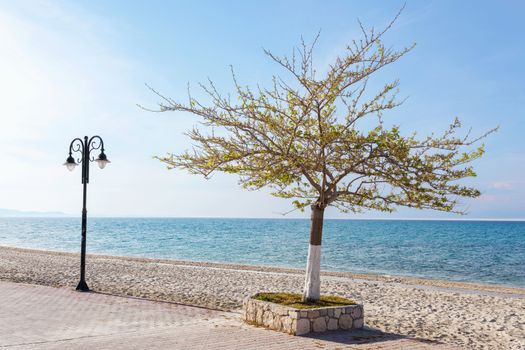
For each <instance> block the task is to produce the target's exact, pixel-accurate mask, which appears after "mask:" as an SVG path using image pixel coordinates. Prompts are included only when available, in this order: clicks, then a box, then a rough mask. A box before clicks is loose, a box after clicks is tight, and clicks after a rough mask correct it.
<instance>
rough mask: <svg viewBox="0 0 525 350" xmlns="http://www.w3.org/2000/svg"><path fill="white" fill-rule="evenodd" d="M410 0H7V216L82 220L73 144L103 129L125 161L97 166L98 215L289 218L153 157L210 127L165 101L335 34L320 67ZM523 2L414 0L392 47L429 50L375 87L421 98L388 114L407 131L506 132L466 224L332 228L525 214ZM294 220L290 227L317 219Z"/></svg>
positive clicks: (494, 142)
mask: <svg viewBox="0 0 525 350" xmlns="http://www.w3.org/2000/svg"><path fill="white" fill-rule="evenodd" d="M404 3H405V2H404V1H366V2H365V1H308V0H302V1H227V2H226V1H225V2H218V1H211V0H210V1H148V2H144V1H103V0H90V1H38V0H32V1H8V0H0V208H9V209H16V210H27V211H53V212H54V211H60V212H65V213H69V214H73V215H77V214H80V212H81V205H82V202H81V201H82V197H81V196H82V189H81V183H80V172H79V171H78V170H79V169H77V170H75V171H74V172H73V173H70V172H68V171H67V170H66V169H65V167H63V166H62V164H63V163H64V161H65V158H66V157H67V155H68V147H69V143H70V141H71V140H72V139H73V138H75V137H82V136H84V135H89V136H91V135H100V136H102V138H103V139H104V142H105V146H106V154H107V156H108V158H109V159H110V160H111V161H112V163H111V164H110V165H108V166H107V167H106V169H104V170H100V169H98V168H97V167H94V166H92V169H91V172H90V184H89V188H88V214H89V215H92V216H161V217H168V216H169V217H283V216H282V213H284V212H287V211H289V210H290V209H291V203H290V202H291V201H290V200H285V199H279V198H274V197H272V196H270V194H269V191H266V190H261V191H255V192H250V191H246V190H243V189H241V188H240V187H239V186H238V185H237V178H236V177H235V175H223V174H217V175H215V176H214V177H212V178H211V179H210V180H205V179H203V178H202V177H198V176H196V175H190V174H188V173H186V172H184V171H181V170H171V171H168V170H167V169H166V167H165V166H164V165H163V164H162V163H160V162H159V161H157V160H155V159H153V156H156V155H160V156H162V155H164V154H166V153H168V152H174V153H177V152H181V151H184V150H185V149H188V148H190V147H191V140H189V138H188V137H186V136H185V135H184V132H185V131H187V130H189V129H191V128H192V126H193V125H195V124H197V123H198V122H199V119H198V118H196V117H194V116H191V115H187V114H182V113H173V112H172V113H151V112H147V111H145V110H143V109H140V108H138V107H137V104H140V105H143V106H146V107H152V108H155V107H156V104H157V102H159V99H158V98H157V96H155V95H154V94H152V93H151V91H150V90H148V88H147V87H146V86H145V84H148V85H150V86H152V87H154V88H155V89H157V90H159V91H161V92H162V93H163V94H165V95H167V96H169V97H171V98H173V99H178V100H184V99H185V98H186V96H187V95H186V89H187V86H188V84H190V86H191V87H194V88H193V89H192V91H194V93H195V96H196V97H199V96H200V95H199V91H198V89H197V85H198V83H199V82H204V81H206V80H207V79H208V78H210V79H212V80H213V81H214V82H215V83H216V85H217V87H218V89H219V90H220V91H221V92H223V93H228V92H233V87H232V81H231V76H230V70H229V69H230V68H229V67H230V65H232V66H233V67H234V69H235V71H236V75H237V77H238V79H239V81H240V82H241V83H242V84H246V85H251V86H253V85H255V84H257V83H260V84H261V85H263V86H264V85H265V84H268V83H269V82H270V81H271V77H272V75H284V76H285V72H283V71H282V70H281V69H280V68H279V67H278V66H276V65H275V64H272V63H271V62H270V60H269V59H268V58H267V57H266V56H265V55H264V52H263V49H269V50H271V51H272V52H274V53H276V54H278V55H285V54H289V53H290V52H291V50H292V48H293V47H294V46H296V45H298V44H299V43H300V39H301V36H302V37H304V38H305V40H307V41H309V40H311V39H313V38H314V36H315V35H316V33H317V32H318V31H321V36H320V39H319V44H318V46H317V50H316V53H315V56H314V60H315V64H316V66H317V67H318V68H319V70H320V71H322V70H323V68H324V69H326V66H327V65H328V64H329V63H330V62H332V61H333V60H334V58H335V57H337V55H339V54H341V53H343V51H344V49H345V46H346V45H347V44H348V43H350V42H351V40H352V39H355V38H359V25H358V22H357V20H358V19H360V20H361V22H363V24H365V25H366V26H374V27H376V28H380V27H382V26H384V25H385V24H387V23H388V22H389V21H390V20H391V19H392V18H393V17H394V16H395V14H396V13H397V11H398V10H399V9H400V8H401V7H402V6H403V4H404ZM523 13H525V3H524V2H523V1H508V0H505V1H497V2H495V1H415V0H409V1H406V7H405V10H404V11H403V13H402V15H401V17H400V19H399V20H398V21H397V23H396V24H395V26H394V27H393V28H392V30H391V31H390V32H389V33H388V34H387V36H386V37H385V43H386V44H387V46H392V47H394V48H402V47H404V46H409V45H411V44H412V43H414V42H416V43H417V46H416V48H415V49H414V50H413V51H412V52H410V53H409V54H408V55H407V56H405V57H403V58H402V59H401V60H400V61H398V62H397V63H396V64H394V65H391V66H389V67H387V68H385V70H384V71H381V72H380V73H379V74H378V75H377V77H375V78H374V79H373V80H372V86H371V87H372V88H379V87H380V85H381V84H382V83H386V82H388V81H390V80H393V79H396V78H399V79H400V83H401V85H400V89H401V94H400V96H402V97H408V99H407V101H406V102H405V103H404V104H403V105H402V106H401V107H399V108H398V109H397V110H395V111H392V112H389V113H387V114H385V115H384V119H385V121H387V122H388V123H392V124H397V125H400V127H401V130H404V131H406V132H408V133H409V132H412V131H413V130H417V131H418V132H419V133H422V134H427V133H431V132H432V131H440V130H444V129H446V128H447V126H448V125H449V124H450V122H452V120H453V118H454V117H455V116H458V117H459V118H460V119H461V121H462V123H463V125H464V126H465V127H466V128H469V127H472V128H473V133H474V134H482V133H483V132H485V131H486V130H488V129H490V128H493V127H496V126H500V130H499V131H498V132H497V133H496V134H493V135H491V136H490V137H488V138H487V139H485V140H484V142H485V144H486V150H487V152H486V154H485V156H484V157H483V158H482V159H481V160H478V161H476V162H475V163H474V166H475V169H476V170H477V172H478V177H476V178H475V179H469V180H468V181H466V182H464V183H465V184H471V185H474V186H476V187H477V188H479V189H480V190H481V192H482V195H481V197H479V198H477V199H469V200H465V201H464V203H463V205H462V209H464V210H467V211H468V215H466V216H461V217H457V216H454V215H452V214H447V213H440V212H431V211H417V210H409V209H400V210H399V211H398V212H396V213H394V214H384V213H376V212H366V213H363V214H342V213H338V212H337V211H336V210H334V209H329V210H328V211H327V213H326V217H329V218H350V219H351V218H414V219H415V218H433V219H447V218H460V219H478V218H483V219H524V218H525V177H524V176H523V173H524V172H525V136H524V134H525V124H524V123H523V121H525V112H524V109H523V103H524V102H525V89H524V88H523V81H524V78H525V68H524V65H525V64H524V62H525V61H524V60H523V56H524V55H525V41H524V40H523V37H522V33H523V29H522V23H523V18H522V14H523ZM308 216H309V214H308V213H307V212H305V213H301V212H292V213H290V214H288V215H287V216H286V217H290V218H296V217H305V218H306V217H308Z"/></svg>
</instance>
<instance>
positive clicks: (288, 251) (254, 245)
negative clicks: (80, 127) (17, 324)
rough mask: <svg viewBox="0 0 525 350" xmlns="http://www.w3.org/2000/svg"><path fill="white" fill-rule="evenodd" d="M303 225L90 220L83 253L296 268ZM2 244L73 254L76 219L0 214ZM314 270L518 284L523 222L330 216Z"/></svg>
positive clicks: (524, 266)
mask: <svg viewBox="0 0 525 350" xmlns="http://www.w3.org/2000/svg"><path fill="white" fill-rule="evenodd" d="M308 241H309V220H307V219H222V218H221V219H214V218H89V219H88V233H87V250H88V253H97V254H109V255H119V256H134V257H148V258H167V259H177V260H190V261H209V262H228V263H240V264H250V265H266V266H281V267H293V268H304V267H305V264H306V255H307V251H308ZM0 245H3V246H14V247H26V248H36V249H46V250H54V251H65V252H78V251H79V250H80V219H79V218H0ZM321 268H322V269H323V270H328V271H350V272H356V273H371V274H386V275H391V276H412V277H420V278H437V279H446V280H451V281H463V282H479V283H488V284H499V285H508V286H515V287H525V222H520V221H441V220H439V221H432V220H335V219H333V220H331V219H326V220H325V224H324V229H323V248H322V258H321Z"/></svg>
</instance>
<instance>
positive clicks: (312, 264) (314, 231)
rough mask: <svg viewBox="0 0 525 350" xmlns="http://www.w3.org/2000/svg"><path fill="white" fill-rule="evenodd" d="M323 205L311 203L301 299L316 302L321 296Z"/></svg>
mask: <svg viewBox="0 0 525 350" xmlns="http://www.w3.org/2000/svg"><path fill="white" fill-rule="evenodd" d="M323 215H324V207H320V206H319V205H318V204H314V205H312V217H311V223H310V246H309V249H308V261H307V263H306V281H305V283H304V292H303V301H308V302H317V301H319V298H320V297H321V276H320V274H321V240H322V238H323Z"/></svg>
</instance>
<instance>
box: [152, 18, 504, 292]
mask: <svg viewBox="0 0 525 350" xmlns="http://www.w3.org/2000/svg"><path fill="white" fill-rule="evenodd" d="M398 16H399V14H398V15H397V16H396V18H394V20H393V21H392V22H391V23H390V24H389V25H387V26H386V27H385V29H383V30H381V31H379V32H376V31H374V29H373V28H371V29H368V30H367V29H364V27H363V26H362V25H361V24H360V27H361V30H362V39H361V40H358V41H353V42H352V43H351V45H349V46H348V47H347V48H346V50H345V52H344V54H343V55H341V56H340V57H338V58H337V59H335V61H334V62H333V63H332V64H331V65H330V66H329V67H327V69H326V72H324V74H319V73H317V72H316V70H315V69H314V65H313V61H312V55H313V51H314V47H315V43H316V41H317V38H318V37H319V35H318V36H317V37H316V39H315V40H314V42H313V44H312V45H311V46H307V45H306V44H305V43H304V41H302V46H301V47H300V48H298V49H294V50H293V54H292V56H291V57H286V56H285V57H278V56H276V55H274V54H273V53H272V52H270V51H267V50H265V53H266V54H267V55H268V56H269V57H270V58H271V59H272V60H273V61H274V62H275V63H277V64H278V65H279V66H281V67H282V68H284V70H285V71H286V72H287V73H288V74H289V75H288V78H287V79H284V78H281V77H277V76H274V77H273V86H272V88H270V89H266V88H261V87H257V88H256V89H252V88H250V87H243V86H241V85H240V84H239V83H238V81H237V79H236V76H235V74H234V73H233V70H232V77H233V81H234V85H235V90H236V95H237V101H235V102H232V101H231V99H230V97H229V96H226V97H225V96H223V95H222V94H220V93H219V92H218V91H217V89H216V87H215V85H214V84H213V82H212V81H211V80H210V81H209V83H208V84H206V85H203V84H201V87H202V88H203V90H204V91H205V92H206V93H207V95H208V96H209V98H210V101H211V102H209V104H208V105H206V104H205V103H203V102H200V101H199V100H197V99H196V98H194V97H192V95H191V94H188V95H189V97H188V98H189V100H188V102H187V103H181V102H177V101H175V100H173V99H170V98H167V97H165V96H163V95H161V94H160V93H158V92H157V91H155V90H153V89H152V91H153V92H155V93H156V94H158V96H159V97H160V98H162V102H161V103H160V104H159V106H160V111H182V112H189V113H192V114H194V115H197V116H200V117H201V118H202V119H203V121H202V123H201V124H202V125H203V126H204V127H205V129H208V130H209V131H208V132H207V133H205V132H203V131H202V130H201V129H199V128H198V127H194V128H193V130H191V131H189V132H188V133H187V135H188V136H189V137H190V138H191V139H192V140H193V142H194V146H193V149H192V150H191V151H186V152H184V153H182V154H178V155H175V154H167V155H166V156H164V157H158V159H159V160H161V161H162V162H164V163H165V164H167V166H168V168H180V169H186V170H188V171H189V172H191V173H194V174H201V175H203V176H204V177H206V178H208V177H209V176H210V175H212V174H213V173H214V172H226V173H232V174H238V175H239V177H240V181H239V182H240V185H241V186H242V187H244V188H247V189H250V190H257V189H261V188H263V187H270V188H272V189H273V193H272V194H273V195H274V196H277V197H282V198H289V199H293V202H292V203H293V205H294V206H295V208H297V209H300V210H304V209H305V208H307V207H310V209H311V228H310V245H309V250H308V261H307V266H306V280H305V287H304V300H305V301H311V302H315V301H318V300H319V298H320V255H321V241H322V231H323V215H324V211H325V208H326V207H328V206H334V207H336V208H338V209H339V210H341V211H343V212H360V211H362V210H369V209H373V210H379V211H385V212H392V211H394V210H395V209H396V207H398V206H404V207H410V208H417V209H433V210H439V211H446V212H456V213H462V211H461V210H460V209H458V204H460V203H459V198H461V197H477V196H479V194H480V192H479V191H478V190H477V189H475V188H472V187H468V186H464V185H460V184H458V183H457V182H456V181H457V180H460V179H464V178H467V177H473V176H476V173H475V172H474V170H473V168H472V165H470V164H469V163H471V162H472V161H473V160H474V159H477V158H479V157H481V156H482V154H483V152H484V150H483V149H484V146H483V145H481V146H479V147H477V148H472V147H468V146H471V145H473V144H474V143H476V142H477V141H479V140H480V139H481V138H483V137H485V136H486V135H488V134H489V133H490V132H492V131H494V130H490V131H489V132H487V133H485V134H483V135H481V136H480V137H477V138H472V137H470V131H469V132H467V133H466V136H462V137H460V136H457V132H458V131H459V129H460V128H461V124H460V122H459V120H458V119H457V118H456V119H455V120H454V121H453V123H452V124H451V125H450V127H449V128H448V129H446V131H444V132H443V133H442V134H440V135H439V136H436V135H434V134H432V135H430V136H427V137H423V138H418V137H417V135H416V133H413V134H410V135H408V136H407V135H404V134H402V133H401V131H400V128H399V127H398V126H393V127H386V126H385V125H384V123H383V117H382V116H383V113H384V112H385V111H387V110H391V109H393V108H395V107H397V106H399V105H400V104H401V103H402V102H403V101H398V100H397V99H396V95H397V92H398V91H397V87H398V81H397V80H396V81H393V82H390V83H387V84H385V85H384V87H383V88H382V89H381V90H380V91H378V92H377V93H376V94H375V95H374V94H373V95H370V94H369V93H368V90H367V81H368V78H369V77H370V76H372V75H373V74H374V73H375V72H377V71H378V70H380V69H381V68H383V67H385V66H387V65H390V64H391V63H393V62H395V61H397V60H398V59H399V58H401V57H402V56H403V55H405V54H406V53H407V52H409V51H410V50H411V49H412V48H413V47H414V46H410V47H406V48H403V49H402V50H399V51H396V50H393V49H389V48H387V47H386V46H385V45H384V44H383V42H382V38H383V36H384V34H385V32H387V31H388V30H389V29H390V28H391V27H392V25H393V23H394V22H395V20H396V19H397V17H398ZM318 76H320V77H318ZM365 96H372V97H369V98H365ZM371 116H376V117H377V119H375V118H372V119H371V118H370V117H371ZM365 119H367V120H368V123H369V124H370V122H373V126H372V127H370V126H368V127H367V126H366V125H362V121H363V120H365ZM370 119H371V120H370Z"/></svg>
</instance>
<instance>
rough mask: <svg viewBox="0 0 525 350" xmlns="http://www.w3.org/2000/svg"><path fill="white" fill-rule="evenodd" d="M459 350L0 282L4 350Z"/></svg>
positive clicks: (372, 333) (374, 334)
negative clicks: (295, 330)
mask: <svg viewBox="0 0 525 350" xmlns="http://www.w3.org/2000/svg"><path fill="white" fill-rule="evenodd" d="M86 348H88V349H126V350H129V349H224V350H226V349H301V350H307V349H316V350H318V349H334V350H335V349H341V350H342V349H360V350H365V349H366V350H372V349H406V350H415V349H429V350H445V349H458V348H455V347H452V346H448V345H444V344H436V343H430V342H426V341H423V340H418V339H410V338H404V337H402V336H397V335H393V334H384V333H381V332H377V331H370V330H366V331H354V332H330V333H328V334H325V335H322V336H321V335H316V334H314V335H311V336H309V337H295V336H290V335H286V334H281V333H276V332H272V331H268V330H265V329H261V328H256V327H252V326H248V325H244V324H242V323H241V322H240V320H239V314H237V313H232V312H222V311H215V310H209V309H204V308H199V307H192V306H186V305H178V304H172V303H164V302H154V301H148V300H140V299H136V298H125V297H116V296H112V295H106V294H99V293H96V292H91V293H79V292H75V291H74V290H72V289H66V288H52V287H44V286H37V285H27V284H17V283H11V282H2V281H0V349H13V350H14V349H37V350H38V349H68V350H69V349H86Z"/></svg>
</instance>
